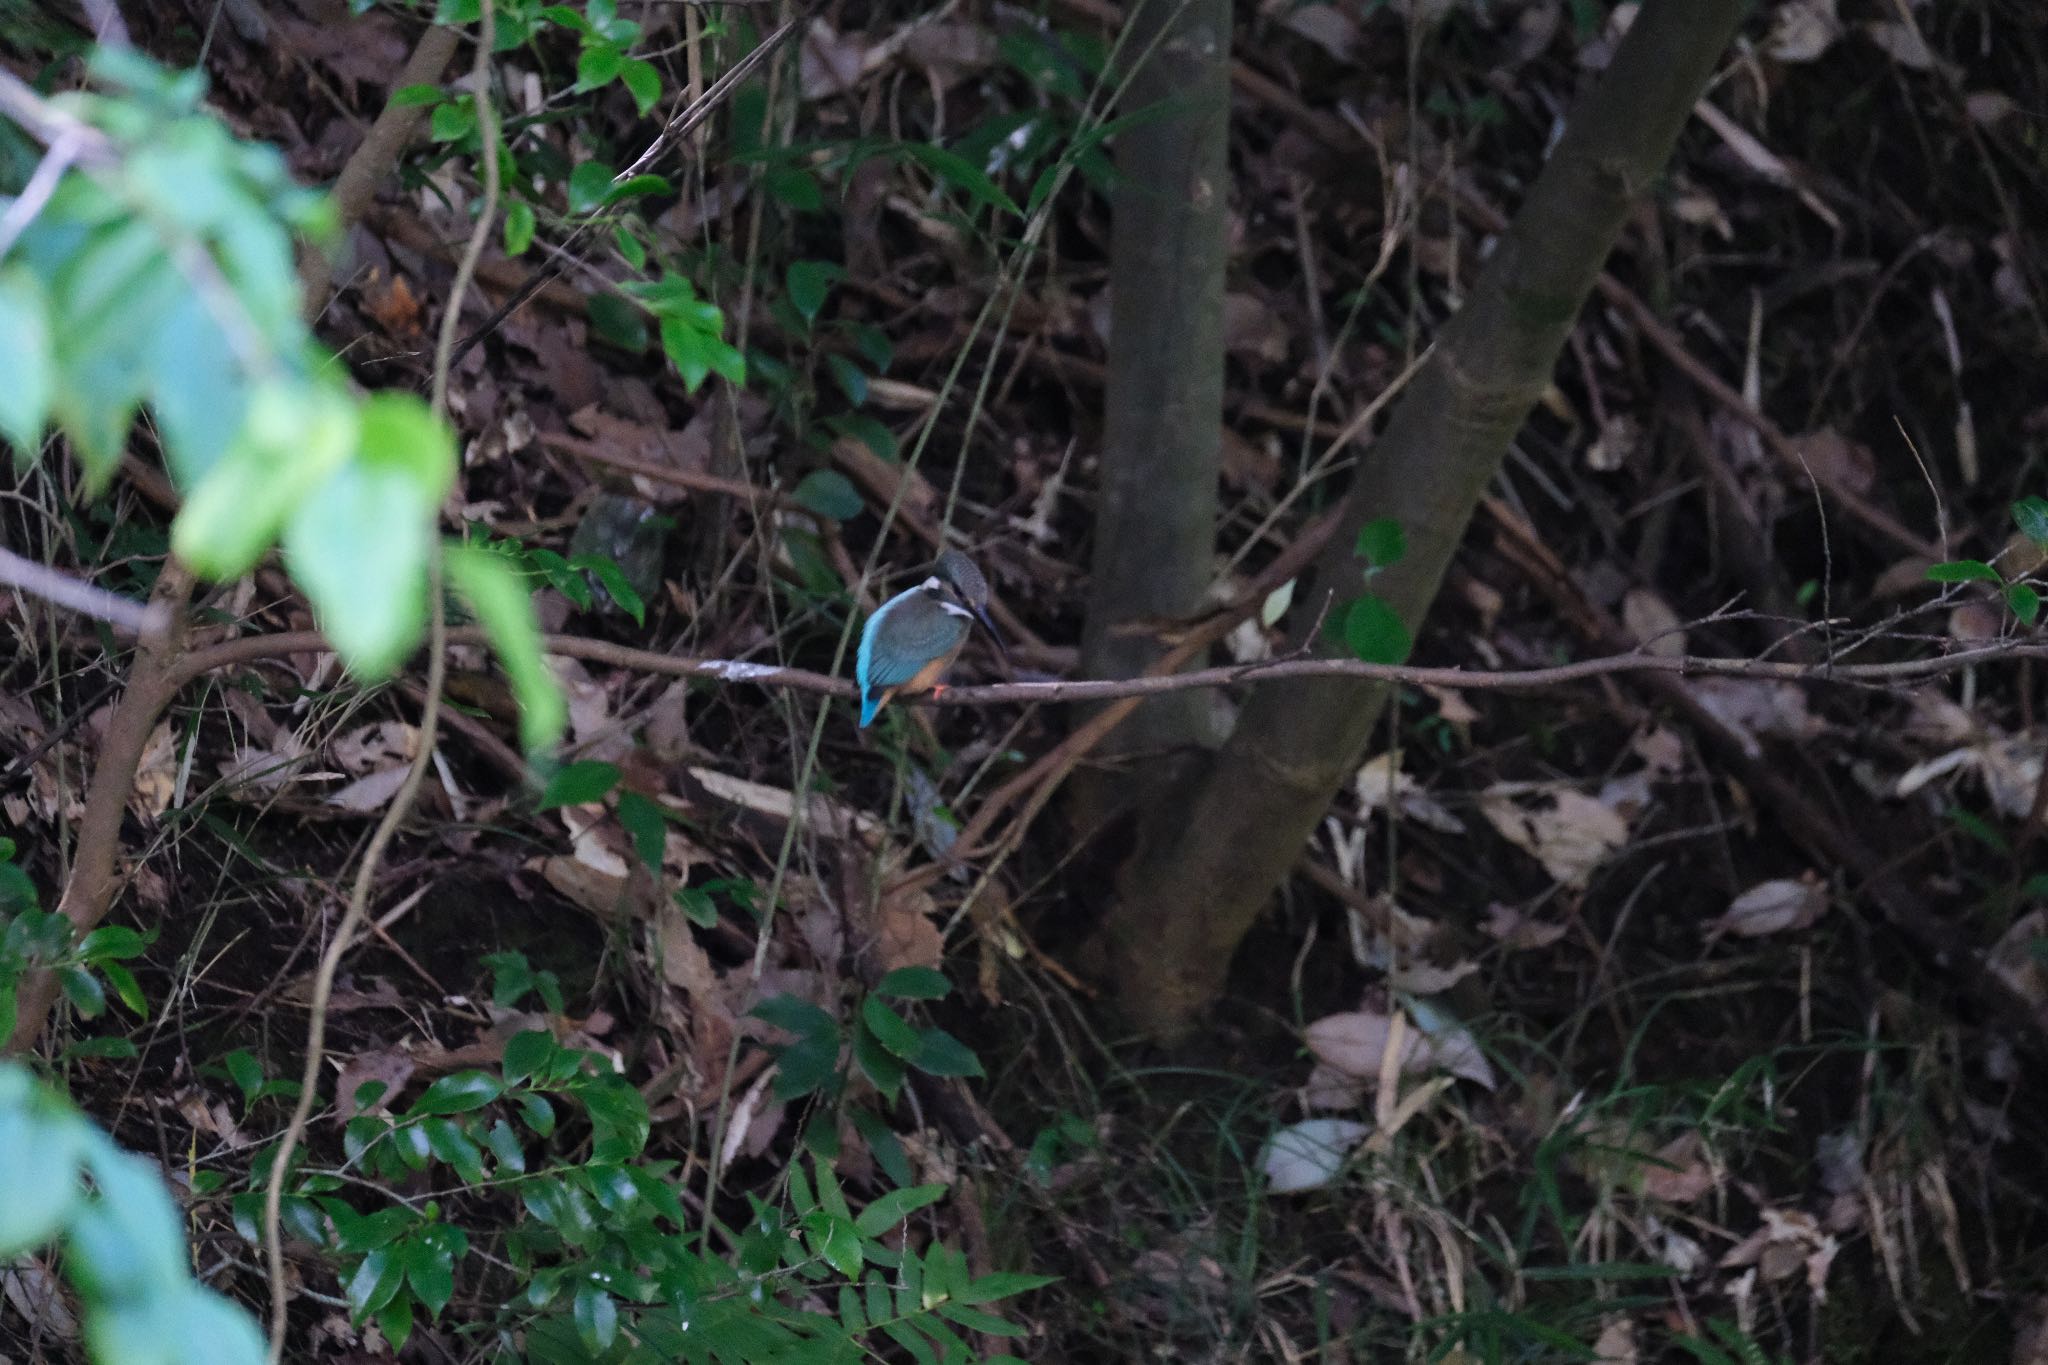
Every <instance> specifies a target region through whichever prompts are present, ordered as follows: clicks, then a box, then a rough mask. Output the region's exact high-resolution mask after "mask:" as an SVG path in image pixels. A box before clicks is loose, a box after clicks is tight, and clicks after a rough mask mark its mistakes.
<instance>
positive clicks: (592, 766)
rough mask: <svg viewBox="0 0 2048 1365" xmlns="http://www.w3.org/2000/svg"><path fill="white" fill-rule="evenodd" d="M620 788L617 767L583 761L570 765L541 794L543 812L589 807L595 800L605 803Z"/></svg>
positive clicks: (592, 760)
mask: <svg viewBox="0 0 2048 1365" xmlns="http://www.w3.org/2000/svg"><path fill="white" fill-rule="evenodd" d="M618 785H619V770H618V767H617V766H616V765H615V764H611V763H600V762H598V761H596V760H595V759H583V760H580V761H578V762H575V763H571V764H569V765H568V766H567V767H566V768H563V769H562V770H561V771H560V772H558V773H556V774H555V775H554V776H553V777H552V778H550V779H549V780H548V785H547V790H545V791H543V792H542V793H541V795H540V809H541V810H554V809H555V808H556V807H558V806H587V805H589V804H590V803H591V802H593V801H602V800H604V798H605V797H607V796H609V795H611V791H612V788H614V787H616V786H618Z"/></svg>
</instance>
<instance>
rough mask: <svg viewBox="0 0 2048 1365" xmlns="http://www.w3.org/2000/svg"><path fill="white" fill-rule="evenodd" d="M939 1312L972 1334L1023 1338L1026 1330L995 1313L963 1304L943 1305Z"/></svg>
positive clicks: (949, 1303)
mask: <svg viewBox="0 0 2048 1365" xmlns="http://www.w3.org/2000/svg"><path fill="white" fill-rule="evenodd" d="M938 1311H939V1313H940V1315H941V1316H943V1317H945V1318H946V1319H948V1320H949V1321H952V1322H957V1323H959V1324H960V1325H961V1326H962V1327H965V1328H966V1329H967V1330H968V1331H970V1332H982V1333H985V1334H987V1335H989V1336H992V1337H1021V1336H1024V1335H1026V1333H1025V1330H1024V1329H1023V1328H1022V1327H1019V1326H1018V1325H1017V1324H1016V1323H1014V1322H1006V1321H1004V1320H1003V1319H1002V1318H999V1317H997V1316H996V1315H995V1314H993V1313H984V1312H982V1311H981V1310H980V1309H979V1308H969V1307H968V1306H967V1305H966V1304H963V1303H951V1302H948V1303H942V1304H940V1305H939V1308H938Z"/></svg>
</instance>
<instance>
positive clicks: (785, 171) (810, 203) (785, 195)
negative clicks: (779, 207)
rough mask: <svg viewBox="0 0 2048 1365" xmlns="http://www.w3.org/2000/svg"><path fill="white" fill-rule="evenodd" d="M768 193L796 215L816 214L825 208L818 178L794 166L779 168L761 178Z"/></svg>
mask: <svg viewBox="0 0 2048 1365" xmlns="http://www.w3.org/2000/svg"><path fill="white" fill-rule="evenodd" d="M762 183H763V184H764V185H765V186H766V187H767V189H768V193H769V194H771V195H773V196H774V197H775V198H776V199H777V200H779V201H780V202H781V203H783V204H784V205H786V206H787V207H789V208H792V209H795V210H796V211H797V212H798V213H816V212H817V211H818V210H819V209H822V208H824V207H825V195H824V192H823V191H821V190H820V189H819V188H818V177H817V176H815V175H812V174H811V173H810V172H809V171H807V170H804V169H802V168H801V167H796V166H779V167H777V168H775V169H774V170H771V171H769V172H768V173H767V174H766V175H765V176H764V177H762Z"/></svg>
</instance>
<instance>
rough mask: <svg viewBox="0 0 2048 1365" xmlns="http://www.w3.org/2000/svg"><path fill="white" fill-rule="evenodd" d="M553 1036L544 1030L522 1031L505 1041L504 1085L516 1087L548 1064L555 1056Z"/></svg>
mask: <svg viewBox="0 0 2048 1365" xmlns="http://www.w3.org/2000/svg"><path fill="white" fill-rule="evenodd" d="M555 1051H556V1044H555V1038H554V1035H553V1034H551V1033H549V1032H548V1031H547V1030H545V1029H524V1030H521V1031H520V1032H518V1033H515V1034H513V1035H512V1036H511V1037H510V1038H508V1039H506V1040H505V1060H504V1068H505V1083H506V1084H507V1085H517V1084H518V1083H519V1082H521V1081H523V1080H525V1079H526V1078H527V1077H529V1076H531V1075H533V1074H534V1073H535V1072H537V1071H539V1070H540V1069H541V1068H542V1067H544V1066H546V1065H547V1064H548V1061H549V1059H551V1058H552V1057H553V1056H554V1055H555Z"/></svg>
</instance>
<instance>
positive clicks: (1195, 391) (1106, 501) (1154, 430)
mask: <svg viewBox="0 0 2048 1365" xmlns="http://www.w3.org/2000/svg"><path fill="white" fill-rule="evenodd" d="M1230 18H1231V16H1230V5H1229V3H1228V0H1140V3H1139V4H1138V5H1137V6H1136V7H1135V8H1134V10H1133V12H1132V14H1131V18H1130V20H1129V23H1130V29H1129V32H1128V33H1127V34H1126V36H1125V38H1124V40H1123V51H1124V53H1125V54H1126V55H1127V59H1128V60H1129V61H1130V62H1131V63H1132V64H1133V66H1132V70H1131V75H1130V79H1129V83H1128V84H1127V86H1126V87H1125V91H1124V94H1123V97H1122V100H1121V111H1122V112H1123V113H1126V114H1131V113H1136V114H1140V115H1141V116H1143V117H1142V118H1141V121H1139V122H1137V123H1134V124H1132V125H1131V126H1130V127H1127V128H1125V129H1124V130H1123V131H1121V132H1119V133H1118V134H1117V144H1116V164H1117V172H1118V176H1119V179H1120V183H1119V185H1118V187H1117V189H1116V191H1115V195H1114V198H1113V200H1112V204H1111V213H1112V224H1111V229H1110V346H1109V382H1108V389H1107V398H1106V411H1105V414H1104V416H1105V436H1104V443H1103V452H1102V465H1101V485H1100V493H1099V496H1098V501H1097V505H1096V514H1095V552H1094V560H1093V565H1092V578H1091V581H1090V587H1089V598H1088V618H1087V622H1086V625H1085V627H1084V628H1083V632H1082V637H1081V662H1082V668H1083V671H1084V673H1085V674H1086V675H1087V676H1089V677H1099V678H1127V677H1135V676H1136V675H1138V674H1140V673H1142V672H1144V671H1145V669H1146V668H1147V667H1148V666H1149V665H1150V664H1152V663H1153V661H1154V660H1156V659H1157V658H1158V657H1159V656H1160V655H1161V654H1162V653H1164V652H1165V648H1166V646H1165V645H1164V644H1163V643H1162V641H1161V640H1160V639H1159V637H1158V635H1157V634H1155V633H1150V632H1147V633H1136V632H1129V631H1126V632H1119V630H1118V627H1119V626H1133V625H1139V626H1142V625H1143V624H1145V623H1157V622H1159V621H1161V620H1163V619H1172V618H1179V617H1186V616H1191V615H1194V614H1195V613H1196V612H1197V611H1198V610H1199V609H1200V607H1201V604H1202V594H1203V592H1204V591H1205V590H1206V588H1207V587H1208V584H1209V579H1210V577H1211V574H1212V572H1213V562H1212V561H1213V557H1214V554H1215V548H1216V514H1217V506H1216V479H1217V472H1218V468H1219V465H1220V463H1221V458H1222V447H1221V439H1220V435H1219V433H1220V430H1221V422H1222V415H1223V275H1224V266H1225V249H1226V246H1225V242H1226V235H1227V232H1226V228H1227V213H1228V204H1229V194H1228V190H1229V160H1228V152H1229V133H1230ZM1210 714H1211V710H1210V707H1209V705H1208V699H1207V698H1206V697H1204V696H1202V695H1200V694H1198V693H1194V692H1189V693H1184V694H1180V695H1175V696H1171V697H1162V698H1159V699H1158V700H1155V701H1150V702H1147V703H1146V704H1145V705H1144V706H1142V707H1140V708H1139V709H1138V710H1137V711H1136V712H1135V713H1134V714H1133V715H1132V716H1131V717H1130V719H1128V720H1126V721H1125V722H1124V723H1123V725H1122V726H1120V727H1118V729H1117V730H1116V732H1115V733H1114V734H1113V735H1111V736H1110V738H1109V739H1108V740H1107V741H1106V744H1105V750H1106V751H1107V752H1108V753H1121V754H1147V753H1151V754H1157V753H1161V752H1164V751H1171V750H1174V749H1177V748H1183V747H1185V746H1187V745H1190V744H1193V743H1198V742H1204V741H1206V742H1209V743H1213V742H1214V741H1215V739H1216V738H1217V737H1216V736H1215V734H1214V733H1213V731H1214V727H1213V725H1212V724H1211V723H1210V722H1209V720H1208V717H1209V715H1210ZM1099 752H1101V751H1099ZM1102 794H1103V793H1101V792H1098V793H1097V795H1102ZM1123 794H1125V795H1127V794H1128V793H1127V792H1126V793H1123ZM1113 799H1114V798H1113Z"/></svg>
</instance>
